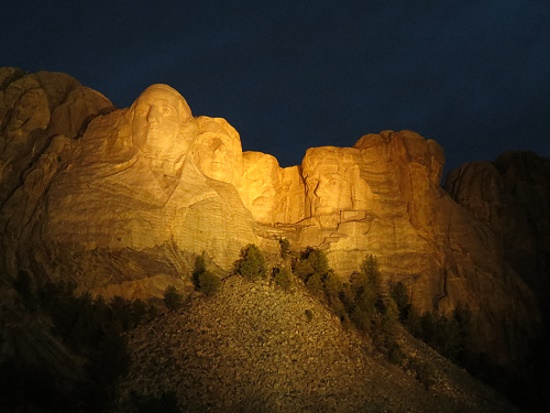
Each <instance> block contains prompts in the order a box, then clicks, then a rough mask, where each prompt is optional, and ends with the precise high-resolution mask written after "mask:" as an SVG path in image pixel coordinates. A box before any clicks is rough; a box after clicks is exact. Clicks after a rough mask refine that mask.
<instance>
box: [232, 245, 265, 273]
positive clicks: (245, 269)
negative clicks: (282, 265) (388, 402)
mask: <svg viewBox="0 0 550 413" xmlns="http://www.w3.org/2000/svg"><path fill="white" fill-rule="evenodd" d="M235 273H236V274H240V275H241V276H243V277H244V278H247V279H248V280H251V281H254V280H257V279H259V278H264V277H265V275H266V269H265V260H264V256H263V255H262V252H261V251H260V249H259V248H258V247H257V246H256V245H254V244H248V245H247V246H246V247H245V248H243V249H242V250H241V258H240V259H239V260H237V261H236V262H235Z"/></svg>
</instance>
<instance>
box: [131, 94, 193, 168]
mask: <svg viewBox="0 0 550 413" xmlns="http://www.w3.org/2000/svg"><path fill="white" fill-rule="evenodd" d="M131 112H132V114H133V117H132V140H133V143H134V145H136V146H137V147H138V148H140V149H141V150H142V152H145V153H151V154H154V155H156V156H157V157H158V158H161V159H166V158H168V159H171V158H174V159H177V158H181V157H182V156H185V155H186V154H187V153H188V152H189V149H190V146H191V143H192V141H193V138H194V136H182V133H181V130H182V126H183V124H185V123H186V122H187V121H189V120H190V119H191V118H192V115H191V109H190V108H189V106H188V105H187V102H186V101H185V99H184V98H183V96H181V95H180V94H179V93H178V92H177V91H176V90H175V89H172V88H171V87H169V86H166V85H153V86H150V87H149V88H147V89H146V90H145V91H144V92H143V93H142V94H141V95H140V96H139V98H138V99H137V100H136V101H135V102H134V104H133V105H132V108H131Z"/></svg>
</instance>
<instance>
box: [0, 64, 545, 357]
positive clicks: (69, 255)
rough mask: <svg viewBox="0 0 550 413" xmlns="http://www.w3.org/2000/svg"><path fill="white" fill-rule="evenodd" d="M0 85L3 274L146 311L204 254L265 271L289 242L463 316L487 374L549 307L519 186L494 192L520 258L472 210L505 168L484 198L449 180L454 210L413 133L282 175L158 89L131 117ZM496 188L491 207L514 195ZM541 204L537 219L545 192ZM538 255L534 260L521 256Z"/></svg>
mask: <svg viewBox="0 0 550 413" xmlns="http://www.w3.org/2000/svg"><path fill="white" fill-rule="evenodd" d="M0 85H1V86H0V131H1V140H0V145H1V146H0V148H1V151H0V172H1V177H2V178H1V182H0V184H1V186H0V205H1V210H0V232H1V236H2V246H3V251H4V254H3V255H2V267H3V269H4V271H5V272H6V273H7V274H9V275H11V276H12V277H13V276H14V275H15V274H16V273H17V272H18V271H20V270H25V271H27V272H29V273H30V274H33V275H34V276H35V277H41V276H43V275H44V274H47V276H48V277H50V278H54V279H66V278H71V279H72V280H74V281H75V282H77V283H78V285H79V286H80V288H81V289H85V290H89V291H92V292H93V293H94V294H102V295H104V296H106V297H110V296H113V295H115V294H119V295H125V296H127V297H132V298H135V297H150V296H157V297H158V296H160V295H161V294H162V291H163V290H164V288H165V287H166V286H167V285H168V284H174V285H177V286H178V288H181V289H184V288H191V280H190V272H191V269H192V265H193V263H194V260H195V257H196V256H197V255H199V254H202V253H203V252H205V253H206V254H207V255H208V256H209V257H210V259H211V261H212V266H213V267H215V268H216V271H218V272H219V273H220V274H223V273H224V272H227V271H228V270H230V269H231V266H232V263H233V261H234V260H235V259H236V258H238V255H239V252H240V250H241V248H242V247H244V246H245V245H247V244H249V243H254V244H257V245H259V246H260V247H261V248H262V249H263V250H264V251H265V252H266V254H267V255H268V256H269V255H270V254H271V255H273V256H274V255H275V254H276V253H277V252H278V239H280V238H286V239H288V240H289V242H290V245H291V248H292V249H294V250H301V249H303V248H305V247H307V246H315V247H319V248H321V249H322V250H324V251H325V252H326V253H327V256H328V258H329V261H330V264H331V266H332V267H333V268H334V270H335V271H336V273H337V274H338V275H339V276H340V277H341V278H342V279H346V278H347V277H349V276H350V274H351V273H352V272H353V271H354V270H356V269H357V268H358V267H359V264H360V263H361V261H362V260H363V259H364V257H365V255H366V254H373V255H376V256H377V257H378V260H379V264H380V269H381V271H382V274H383V276H384V279H385V281H391V282H396V281H401V282H403V283H404V284H405V285H406V287H407V289H408V291H409V294H410V295H411V297H412V300H413V303H414V305H415V306H416V307H417V308H418V309H419V310H420V311H437V312H439V313H440V314H449V313H450V312H452V311H453V309H454V308H456V307H457V306H468V307H469V308H470V309H471V310H472V313H473V314H474V329H475V331H476V334H475V343H473V344H474V347H475V348H476V349H477V350H479V351H482V352H485V353H487V354H488V355H489V356H490V357H491V358H492V359H493V360H494V361H497V362H499V363H509V362H513V361H514V360H515V359H517V358H519V357H521V354H522V353H523V351H524V349H525V348H526V346H527V345H528V342H529V340H530V339H532V338H534V337H536V336H537V335H538V334H539V329H540V326H541V323H542V321H541V318H540V315H539V300H543V301H544V300H545V298H544V297H546V296H542V297H541V296H540V294H539V296H536V295H535V294H534V293H533V289H534V288H538V286H539V285H543V284H544V283H545V281H544V278H542V277H541V274H542V273H541V272H540V269H541V268H542V269H543V268H547V266H548V263H547V262H546V261H544V258H542V257H544V254H545V251H547V248H548V244H547V243H545V242H546V241H544V242H543V241H540V237H539V236H538V234H539V233H538V232H536V230H535V229H533V228H535V227H537V228H538V225H539V223H540V222H542V223H543V224H544V225H546V227H547V226H548V221H547V219H548V218H547V217H548V214H545V211H547V209H546V210H540V208H539V209H537V208H538V207H533V208H534V209H529V208H531V207H528V206H525V205H524V204H525V203H529V202H530V201H528V200H531V199H534V198H532V197H531V195H529V196H526V197H525V198H524V197H522V193H523V192H522V190H523V189H522V186H523V184H522V183H521V182H522V181H521V179H528V178H527V177H525V178H524V177H523V175H521V173H519V172H518V173H516V174H514V175H513V176H514V177H515V178H512V177H510V178H506V179H508V180H509V181H510V182H512V183H513V184H514V185H516V187H517V190H512V193H513V197H515V198H514V199H515V200H517V202H515V201H514V202H515V204H514V205H516V204H517V205H520V204H521V205H522V208H523V207H524V206H525V207H526V208H527V210H528V211H529V212H528V213H527V212H526V214H527V215H525V216H524V218H525V220H526V221H528V222H532V223H533V225H531V226H529V227H528V228H531V229H525V231H531V232H530V233H529V236H528V237H527V236H526V238H525V242H524V244H522V245H524V247H521V248H518V247H517V246H516V244H515V243H514V235H515V232H514V231H513V230H511V229H510V228H505V226H504V225H503V224H502V222H505V220H506V218H505V216H504V215H499V214H498V213H495V212H494V210H495V209H498V205H500V204H498V203H492V202H491V201H480V202H477V200H478V199H482V200H483V199H485V198H483V197H484V196H485V195H486V192H484V189H483V188H484V187H485V186H486V185H488V184H492V183H493V182H494V180H495V179H496V178H494V177H493V176H495V177H496V176H505V177H506V176H508V175H506V173H503V172H502V171H504V170H507V169H506V168H508V170H509V169H513V168H512V166H510V167H508V166H506V165H512V164H511V163H510V162H508V161H507V160H506V159H503V160H501V162H500V163H498V162H497V167H495V168H497V169H495V170H491V171H489V172H486V175H484V176H487V181H482V182H481V183H479V181H478V180H477V179H478V177H477V175H478V174H477V172H475V171H474V172H472V173H468V170H466V171H465V172H464V171H463V172H458V173H456V172H455V173H454V174H451V178H450V179H451V181H450V182H451V183H450V184H449V185H450V189H449V191H450V193H451V194H452V195H453V197H454V199H453V197H451V196H450V195H449V193H447V192H446V191H445V190H444V189H443V188H441V187H440V185H439V183H440V180H441V174H442V170H443V166H444V161H445V160H444V153H443V149H442V148H441V147H440V146H439V145H438V144H437V143H436V142H435V141H433V140H426V139H424V138H423V137H421V136H420V135H418V134H417V133H414V132H411V131H401V132H393V131H383V132H380V133H379V134H368V135H365V136H363V137H361V138H360V139H359V140H358V141H357V143H356V144H355V145H354V146H353V147H350V148H336V147H319V148H311V149H309V150H308V151H307V153H306V155H305V157H304V159H303V162H302V164H301V165H298V166H293V167H287V168H282V167H280V166H279V164H278V162H277V160H276V159H275V158H274V157H273V156H271V155H268V154H263V153H258V152H244V153H243V152H242V147H241V142H240V137H239V134H238V132H237V131H236V130H235V129H234V128H233V127H232V126H231V125H230V124H229V123H228V122H227V121H226V120H224V119H221V118H209V117H205V116H198V117H197V116H193V114H192V112H191V109H190V107H189V105H188V104H187V102H186V101H185V99H184V98H183V97H182V96H181V95H180V94H179V93H178V92H177V91H176V90H174V89H172V88H171V87H169V86H167V85H153V86H151V87H149V88H147V89H146V90H145V91H144V92H143V93H142V94H141V95H140V96H139V97H138V98H137V99H136V101H135V102H134V104H133V105H132V106H131V107H130V108H126V109H117V108H114V107H113V105H112V104H111V103H110V102H109V100H108V99H106V98H105V97H104V96H103V95H101V94H100V93H98V92H95V91H93V90H91V89H88V88H86V87H84V86H82V85H80V84H79V83H78V82H77V81H76V80H74V79H72V78H70V77H69V76H67V75H63V74H57V73H46V72H40V73H37V74H27V73H24V72H23V71H20V70H18V69H13V68H3V69H0ZM498 165H501V166H500V172H499V170H498ZM514 165H515V164H514ZM514 168H516V167H514ZM517 168H520V167H519V166H518V167H517ZM488 169H491V168H490V167H488ZM491 174H492V175H491ZM499 174H500V175H499ZM518 174H519V175H518ZM510 176H511V175H510ZM499 179H500V181H499V182H500V183H499V184H498V185H500V186H499V187H498V188H499V189H498V191H500V192H498V191H497V193H498V196H499V197H501V198H502V197H505V196H508V197H509V196H510V193H509V192H507V191H509V190H508V189H506V188H509V184H508V183H506V182H508V181H506V182H504V183H503V182H501V181H503V180H505V178H499ZM529 179H530V178H529ZM469 180H471V181H472V182H471V183H470V182H469ZM485 182H488V184H486V183H485ZM529 182H531V181H529ZM546 182H548V181H546ZM478 187H479V188H481V189H479V191H477V190H476V188H478ZM461 188H462V189H461ZM467 188H472V190H471V191H470V190H469V189H467ZM502 188H505V189H502ZM468 191H470V192H468ZM476 191H477V192H476ZM536 191H538V192H536V195H537V196H540V197H542V198H544V200H545V201H544V202H545V204H544V205H546V208H547V205H548V191H547V187H546V190H545V191H546V192H544V191H539V190H538V189H537V190H536ZM479 192H481V195H483V196H481V197H477V194H478V193H479ZM467 193H469V194H470V195H464V194H467ZM494 194H495V192H491V195H490V196H491V197H492V196H494ZM495 196H496V195H495ZM457 201H458V202H457ZM524 201H525V202H524ZM515 210H516V209H514V208H512V209H510V210H509V212H507V214H512V215H513V214H514V211H515ZM498 219H500V220H501V223H500V224H498V223H495V222H496V221H495V220H498ZM518 220H520V218H518ZM533 220H535V221H533ZM537 220H538V221H537ZM516 222H517V226H518V227H522V225H523V221H521V222H520V221H516ZM541 228H542V227H541ZM529 237H531V238H529ZM537 237H538V238H537ZM545 239H547V238H545ZM537 242H538V244H537V245H541V248H542V249H539V250H537V251H541V252H533V250H531V249H530V247H531V246H532V245H533V243H537ZM544 248H546V249H544ZM525 254H537V257H538V258H537V260H538V261H537V263H539V264H537V265H538V266H537V267H536V268H533V269H532V270H529V271H523V270H522V267H521V262H522V259H523V257H524V256H525ZM544 266H546V267H544ZM518 273H519V274H518ZM520 274H521V276H520ZM522 276H523V277H524V278H522ZM544 285H546V286H547V283H546V284H544Z"/></svg>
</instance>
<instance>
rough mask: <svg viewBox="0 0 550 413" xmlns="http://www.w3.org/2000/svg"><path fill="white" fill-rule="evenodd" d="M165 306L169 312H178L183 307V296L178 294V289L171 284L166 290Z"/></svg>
mask: <svg viewBox="0 0 550 413" xmlns="http://www.w3.org/2000/svg"><path fill="white" fill-rule="evenodd" d="M163 296H164V304H165V305H166V307H168V309H169V310H172V311H176V310H179V309H180V308H181V307H182V306H183V295H181V294H180V293H178V290H177V289H176V287H174V286H173V285H172V284H170V285H169V286H168V287H166V290H164V295H163Z"/></svg>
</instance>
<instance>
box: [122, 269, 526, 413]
mask: <svg viewBox="0 0 550 413" xmlns="http://www.w3.org/2000/svg"><path fill="white" fill-rule="evenodd" d="M308 313H309V316H308ZM399 335H400V339H399V342H400V344H401V346H402V348H403V349H404V351H405V353H406V355H407V356H406V357H405V360H404V361H403V366H397V365H393V364H390V363H389V362H388V361H387V360H385V359H384V358H383V357H382V356H381V355H380V354H379V353H377V352H376V351H375V350H374V348H373V346H372V343H370V341H369V340H368V339H364V338H361V337H360V336H359V334H358V333H357V331H356V330H355V329H354V328H351V329H349V330H347V331H346V330H344V329H343V328H342V325H341V323H340V320H339V319H338V318H337V317H336V316H334V314H333V313H331V312H330V311H329V310H328V309H327V308H326V307H325V306H324V305H322V304H321V303H320V302H319V300H318V299H315V298H313V297H312V296H311V295H310V294H309V293H308V292H307V291H305V290H304V288H303V287H300V286H298V287H295V288H294V289H293V290H292V291H284V290H283V289H281V288H279V287H276V286H273V285H269V283H268V282H267V281H258V282H254V283H252V282H249V281H245V280H243V279H242V278H240V277H237V276H233V277H229V278H227V279H226V280H225V281H224V283H223V285H222V288H221V291H220V292H219V293H218V294H217V295H215V296H214V297H205V296H202V297H198V298H196V299H195V300H193V301H192V303H191V304H190V305H188V306H187V307H186V308H185V309H183V310H180V311H179V312H171V313H167V314H165V315H164V316H162V317H160V318H158V319H156V320H154V321H153V322H150V323H147V324H144V325H142V326H139V327H138V328H137V329H136V330H134V331H132V332H131V333H130V334H129V337H128V338H129V346H130V351H131V358H132V364H131V368H130V373H129V374H128V376H127V377H126V378H125V379H124V380H123V381H122V383H121V384H120V387H119V408H120V410H121V411H132V410H131V406H133V405H135V404H136V403H137V402H139V401H140V400H144V399H148V398H152V399H154V398H157V399H161V398H162V396H163V395H168V394H169V395H175V396H176V398H177V400H178V405H179V407H180V408H181V410H182V411H186V412H259V411H269V412H296V411H300V412H306V411H311V412H313V411H316V412H317V411H319V412H358V411H366V412H466V411H467V412H514V411H516V409H515V408H514V407H512V406H511V405H510V404H508V403H507V402H506V401H505V400H504V399H502V398H501V397H500V396H497V395H496V394H495V393H494V392H493V391H492V390H490V389H489V388H487V387H485V386H483V385H482V384H481V383H479V382H477V381H476V380H474V379H473V378H471V377H470V376H469V375H468V374H467V373H466V372H465V371H464V370H462V369H460V368H458V367H456V366H454V365H453V364H451V363H450V362H449V361H447V360H446V359H444V358H442V357H441V356H439V355H438V354H437V353H435V352H434V351H433V350H431V349H430V348H428V347H427V346H425V345H423V344H422V343H420V342H418V341H416V340H414V339H413V338H412V337H411V336H409V335H408V334H407V333H406V332H404V331H402V332H401V333H400V334H399Z"/></svg>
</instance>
